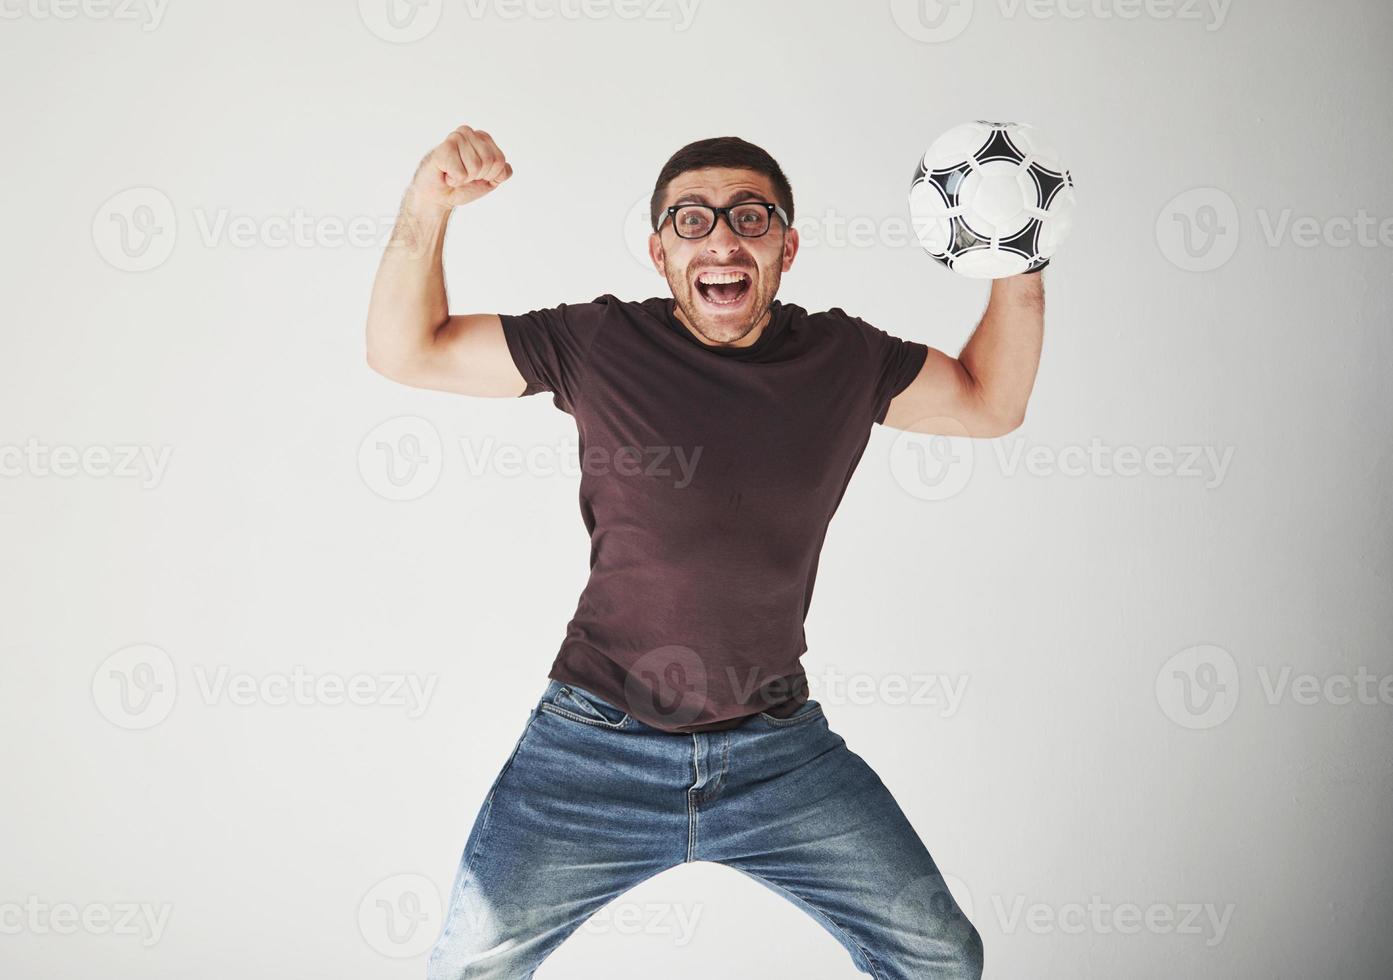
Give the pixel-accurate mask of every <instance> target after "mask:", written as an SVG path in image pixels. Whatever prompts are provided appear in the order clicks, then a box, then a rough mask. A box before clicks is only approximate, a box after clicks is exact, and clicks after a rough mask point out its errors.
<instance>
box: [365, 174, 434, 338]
mask: <svg viewBox="0 0 1393 980" xmlns="http://www.w3.org/2000/svg"><path fill="white" fill-rule="evenodd" d="M449 219H450V209H449V208H447V207H441V206H439V205H437V204H429V203H426V202H422V201H420V200H418V199H417V198H415V197H414V196H413V195H412V193H411V192H410V191H408V192H407V194H406V196H405V197H404V198H403V199H402V205H401V210H400V212H399V213H398V215H397V221H396V225H395V226H394V227H393V229H392V238H391V241H390V242H388V244H387V248H386V249H385V251H384V252H383V255H382V262H381V263H380V264H379V265H378V268H377V278H376V279H375V280H374V281H373V287H372V298H371V300H370V301H369V304H368V323H367V353H368V362H369V363H371V364H374V365H377V366H385V365H391V364H394V363H400V362H402V361H403V360H409V359H410V358H412V357H413V356H415V355H417V354H419V353H420V352H421V351H423V350H426V349H428V348H429V346H430V344H431V342H432V341H433V340H434V337H435V333H436V331H438V330H439V329H440V327H441V326H442V325H444V324H445V322H446V321H447V320H448V319H449V315H450V310H449V302H448V299H447V297H446V292H445V272H444V263H443V256H444V250H445V228H446V225H447V224H448V223H449Z"/></svg>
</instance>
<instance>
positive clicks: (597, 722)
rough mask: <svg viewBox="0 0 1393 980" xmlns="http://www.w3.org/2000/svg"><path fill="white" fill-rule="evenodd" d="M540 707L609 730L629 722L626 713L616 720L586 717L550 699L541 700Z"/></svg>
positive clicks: (551, 712)
mask: <svg viewBox="0 0 1393 980" xmlns="http://www.w3.org/2000/svg"><path fill="white" fill-rule="evenodd" d="M541 707H542V710H543V711H545V712H547V713H549V714H553V715H561V716H563V717H565V718H570V719H572V720H574V721H578V722H580V723H581V724H583V725H594V726H595V727H596V728H607V729H609V730H610V731H614V730H617V729H620V728H623V727H625V726H626V725H628V724H629V716H628V715H625V716H624V717H623V718H621V719H619V720H618V721H600V720H599V719H596V718H587V717H586V716H585V715H581V714H577V713H576V712H574V711H568V710H566V709H565V708H563V707H561V706H560V705H556V704H552V703H551V702H550V701H546V702H543V704H542V706H541Z"/></svg>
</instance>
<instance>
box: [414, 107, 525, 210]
mask: <svg viewBox="0 0 1393 980" xmlns="http://www.w3.org/2000/svg"><path fill="white" fill-rule="evenodd" d="M511 176H513V166H512V164H510V163H509V162H508V161H507V160H506V159H504V157H503V151H502V150H500V149H499V148H498V144H496V143H495V142H494V141H493V137H492V136H490V135H489V134H488V133H486V132H484V131H483V130H482V129H471V128H470V127H468V126H461V127H459V128H458V129H456V130H455V131H454V132H452V133H451V134H450V135H449V136H447V137H445V141H444V142H443V143H441V144H440V145H439V146H437V147H436V148H435V149H433V150H431V151H430V152H429V153H427V154H426V155H425V157H424V159H422V160H421V165H420V166H419V167H418V168H417V169H416V176H414V177H413V178H412V179H411V188H410V190H409V191H408V195H409V196H410V197H412V198H413V199H415V200H416V201H418V202H419V203H421V204H424V205H427V206H433V207H440V208H444V209H449V208H453V207H455V206H457V205H460V204H468V203H469V202H470V201H477V200H478V199H479V198H481V197H483V196H484V195H485V194H487V193H489V192H490V191H492V190H493V189H494V188H495V187H497V186H498V185H499V184H501V183H503V182H504V181H505V180H507V179H508V178H509V177H511Z"/></svg>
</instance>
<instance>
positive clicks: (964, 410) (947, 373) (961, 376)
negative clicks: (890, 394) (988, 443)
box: [884, 347, 1003, 438]
mask: <svg viewBox="0 0 1393 980" xmlns="http://www.w3.org/2000/svg"><path fill="white" fill-rule="evenodd" d="M884 424H885V425H888V426H890V427H891V428H895V429H905V430H907V431H910V432H923V433H928V434H933V435H946V436H970V437H976V438H986V437H994V436H999V435H1002V434H1003V433H1002V431H1001V427H1000V425H999V423H998V422H997V421H996V420H995V419H994V418H993V417H992V416H991V414H990V413H989V412H988V411H987V410H986V406H985V404H984V403H983V400H982V398H981V395H980V393H979V389H978V388H977V385H976V383H975V382H974V381H973V380H972V375H970V374H969V373H968V371H967V368H965V367H964V366H963V364H962V362H961V361H959V360H958V359H957V358H955V357H950V356H949V355H947V354H945V353H944V352H943V351H941V350H937V349H935V348H933V347H930V348H929V352H928V355H927V356H926V357H925V358H924V364H923V366H922V367H920V368H919V373H918V374H917V375H915V377H914V380H913V381H911V382H910V383H909V384H908V385H907V386H906V387H905V388H904V390H903V391H901V392H900V393H899V394H897V395H896V396H895V397H894V398H892V399H890V408H889V410H888V411H887V412H886V414H885V422H884Z"/></svg>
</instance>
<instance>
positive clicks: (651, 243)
mask: <svg viewBox="0 0 1393 980" xmlns="http://www.w3.org/2000/svg"><path fill="white" fill-rule="evenodd" d="M648 258H649V259H650V260H651V261H652V262H653V268H655V269H657V270H658V275H660V276H662V277H663V278H667V273H666V272H664V271H663V270H664V269H665V268H666V267H667V252H666V250H665V249H664V248H663V237H662V236H661V235H659V234H658V233H657V232H656V231H655V232H653V234H651V235H649V236H648Z"/></svg>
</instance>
